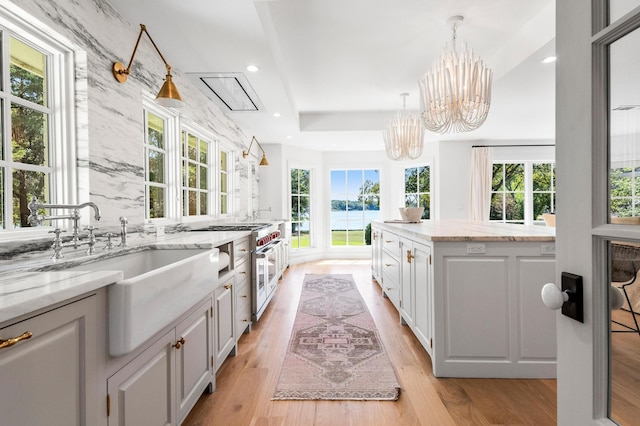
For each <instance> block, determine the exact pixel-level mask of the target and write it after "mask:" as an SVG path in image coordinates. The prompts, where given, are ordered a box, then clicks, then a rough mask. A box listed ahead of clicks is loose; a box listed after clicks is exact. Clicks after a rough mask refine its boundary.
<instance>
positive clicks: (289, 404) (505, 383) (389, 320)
mask: <svg viewBox="0 0 640 426" xmlns="http://www.w3.org/2000/svg"><path fill="white" fill-rule="evenodd" d="M306 273H316V274H345V273H346V274H353V276H354V279H355V281H356V283H357V285H358V289H359V290H360V292H361V294H362V296H363V299H364V300H365V302H366V304H367V307H368V308H369V311H370V312H371V315H372V317H373V318H374V321H375V323H376V327H377V328H378V332H379V333H380V337H381V339H382V341H383V344H384V346H385V349H386V350H387V353H388V355H389V359H390V360H391V363H392V365H393V366H394V369H395V372H396V376H397V377H398V381H399V382H400V386H401V392H400V398H399V399H398V401H272V400H271V397H272V395H273V392H274V390H275V387H276V384H277V380H278V377H279V373H280V369H281V368H282V360H283V358H284V354H285V353H286V349H287V346H288V343H289V338H290V334H291V329H292V326H293V322H294V319H295V315H296V311H297V307H298V300H299V297H300V290H301V287H300V286H301V284H302V280H303V278H304V274H306ZM505 406H510V407H511V408H509V409H507V410H505V408H504V407H505ZM555 413H556V386H555V380H499V379H490V380H489V379H452V378H447V379H438V378H435V377H433V373H432V370H431V359H430V358H429V355H428V354H427V352H426V351H425V350H424V348H423V347H422V346H421V345H420V343H419V342H418V340H417V339H416V338H415V336H413V334H412V333H411V330H410V329H409V328H408V327H407V326H403V325H401V324H400V320H399V315H398V312H397V311H396V309H395V308H394V307H393V305H392V304H391V302H390V301H389V300H388V299H386V298H383V297H382V296H381V293H380V287H379V285H378V284H377V283H376V282H375V281H373V280H372V279H371V264H370V263H369V262H367V261H361V260H355V261H351V260H341V261H330V260H324V261H317V262H310V263H305V264H300V265H295V266H292V267H290V268H289V269H288V270H287V272H286V273H285V277H284V278H283V280H282V281H281V282H280V283H279V285H278V290H277V292H276V295H275V296H274V298H273V300H272V301H271V303H270V306H269V307H268V308H267V310H266V311H265V313H264V315H263V316H262V318H261V319H260V321H258V322H257V323H256V324H254V326H253V330H252V332H251V333H248V334H244V335H242V336H241V338H240V341H239V346H238V351H237V354H236V356H232V357H229V358H228V359H227V360H226V361H225V362H224V364H223V365H222V367H221V369H220V370H219V371H218V374H217V390H216V391H215V392H214V393H213V394H212V395H207V394H204V395H203V396H202V397H201V398H200V400H199V401H198V403H197V404H196V406H195V407H194V409H193V410H192V412H191V413H190V414H189V416H188V417H187V418H186V420H185V421H184V422H183V425H185V426H218V425H224V426H229V425H232V426H254V425H255V426H263V425H264V426H274V425H278V426H289V425H295V426H306V425H313V426H343V425H353V426H361V425H366V426H378V425H380V426H387V425H393V426H413V425H426V426H431V425H433V426H436V425H437V426H440V425H474V426H475V425H488V424H515V423H519V424H536V423H535V422H541V423H538V424H541V425H544V424H555V419H556V418H555ZM547 419H549V421H550V423H546V420H547Z"/></svg>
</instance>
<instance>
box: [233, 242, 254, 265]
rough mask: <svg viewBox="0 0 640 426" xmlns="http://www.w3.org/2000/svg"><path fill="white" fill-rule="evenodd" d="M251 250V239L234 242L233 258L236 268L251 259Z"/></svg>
mask: <svg viewBox="0 0 640 426" xmlns="http://www.w3.org/2000/svg"><path fill="white" fill-rule="evenodd" d="M249 250H251V247H250V244H249V237H245V238H241V239H239V240H235V241H234V242H233V258H234V261H235V266H236V267H237V266H238V264H240V263H242V262H245V261H246V260H247V259H248V258H249V253H250V251H249Z"/></svg>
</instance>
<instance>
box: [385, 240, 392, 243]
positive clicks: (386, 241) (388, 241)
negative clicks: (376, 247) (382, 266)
mask: <svg viewBox="0 0 640 426" xmlns="http://www.w3.org/2000/svg"><path fill="white" fill-rule="evenodd" d="M384 242H385V243H392V242H393V240H384Z"/></svg>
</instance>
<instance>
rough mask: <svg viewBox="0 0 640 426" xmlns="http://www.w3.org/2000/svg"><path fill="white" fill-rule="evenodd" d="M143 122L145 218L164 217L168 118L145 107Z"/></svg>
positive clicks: (166, 195) (166, 184) (165, 206)
mask: <svg viewBox="0 0 640 426" xmlns="http://www.w3.org/2000/svg"><path fill="white" fill-rule="evenodd" d="M144 123H145V129H146V131H145V138H144V159H145V170H144V190H145V201H146V203H145V204H146V205H145V209H146V218H147V219H161V218H166V217H167V205H166V201H167V199H168V194H167V192H168V180H169V173H167V153H168V152H167V149H168V143H169V141H168V140H167V136H168V133H169V132H168V129H167V127H168V119H167V117H163V116H161V115H159V114H156V113H155V112H152V111H150V110H149V109H145V114H144Z"/></svg>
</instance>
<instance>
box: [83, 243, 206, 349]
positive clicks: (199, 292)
mask: <svg viewBox="0 0 640 426" xmlns="http://www.w3.org/2000/svg"><path fill="white" fill-rule="evenodd" d="M72 270H76V271H84V270H86V271H122V272H123V275H124V277H123V279H122V280H120V281H118V282H116V283H115V284H113V285H111V286H109V289H108V292H109V354H110V355H112V356H120V355H124V354H126V353H129V352H131V351H132V350H134V349H135V348H137V347H138V346H139V345H140V344H142V343H144V342H145V341H146V340H147V339H149V338H150V337H151V336H153V335H154V334H155V333H157V332H158V331H160V330H161V329H162V328H163V327H165V326H166V325H168V324H169V323H171V322H172V321H174V320H176V319H177V318H178V317H179V316H180V315H182V314H183V313H185V312H186V311H187V310H188V309H189V308H191V307H192V306H193V305H195V304H196V303H197V302H199V301H200V300H202V299H203V298H204V297H205V296H206V295H207V294H210V293H212V292H213V290H214V289H215V288H216V286H217V282H218V249H216V248H214V249H166V250H162V249H152V250H144V251H140V252H135V253H128V254H123V255H122V256H117V257H112V258H109V259H103V260H97V261H95V262H91V263H87V264H84V265H80V266H76V267H74V268H72Z"/></svg>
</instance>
